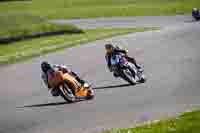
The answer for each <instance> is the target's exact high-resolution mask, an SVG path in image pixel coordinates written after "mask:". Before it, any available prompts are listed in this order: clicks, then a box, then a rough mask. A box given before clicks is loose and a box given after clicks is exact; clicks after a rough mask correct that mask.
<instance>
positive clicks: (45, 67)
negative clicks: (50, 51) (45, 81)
mask: <svg viewBox="0 0 200 133" xmlns="http://www.w3.org/2000/svg"><path fill="white" fill-rule="evenodd" d="M41 69H42V71H43V72H44V73H47V71H48V70H49V69H51V65H50V64H49V63H48V62H47V61H43V62H42V63H41Z"/></svg>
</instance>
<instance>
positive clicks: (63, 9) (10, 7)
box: [0, 0, 200, 19]
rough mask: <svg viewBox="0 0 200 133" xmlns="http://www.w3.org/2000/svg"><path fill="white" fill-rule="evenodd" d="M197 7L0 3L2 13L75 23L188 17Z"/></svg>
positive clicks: (146, 1)
mask: <svg viewBox="0 0 200 133" xmlns="http://www.w3.org/2000/svg"><path fill="white" fill-rule="evenodd" d="M47 3H48V4H47ZM193 7H197V8H198V7H200V0H54V1H51V2H49V0H33V1H32V2H24V3H22V2H21V3H20V2H19V3H17V2H13V3H12V2H9V3H0V12H1V13H8V12H12V11H13V12H19V11H22V12H24V11H26V12H29V13H31V14H33V15H36V16H43V17H48V18H50V19H59V18H66V19H71V18H92V17H113V16H150V15H151V16H152V15H153V16H154V15H174V14H185V13H190V12H191V9H192V8H193Z"/></svg>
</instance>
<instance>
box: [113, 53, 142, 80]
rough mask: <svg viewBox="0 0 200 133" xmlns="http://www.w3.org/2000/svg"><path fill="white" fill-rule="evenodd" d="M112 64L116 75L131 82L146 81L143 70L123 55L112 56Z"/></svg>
mask: <svg viewBox="0 0 200 133" xmlns="http://www.w3.org/2000/svg"><path fill="white" fill-rule="evenodd" d="M111 66H112V70H113V72H114V73H115V75H117V76H119V77H121V78H122V79H124V80H125V81H127V82H129V83H130V84H136V83H144V82H145V81H146V77H145V75H144V74H143V70H142V71H139V70H138V69H137V68H136V67H135V65H134V64H132V63H130V62H129V61H128V60H127V59H126V58H125V57H123V56H122V55H115V56H112V57H111Z"/></svg>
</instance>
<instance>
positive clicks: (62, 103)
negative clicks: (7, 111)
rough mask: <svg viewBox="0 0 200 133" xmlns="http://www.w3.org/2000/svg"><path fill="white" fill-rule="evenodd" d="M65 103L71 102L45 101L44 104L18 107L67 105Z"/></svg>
mask: <svg viewBox="0 0 200 133" xmlns="http://www.w3.org/2000/svg"><path fill="white" fill-rule="evenodd" d="M65 104H71V103H68V102H65V101H64V102H53V103H44V104H33V105H25V106H21V107H17V108H34V107H47V106H59V105H65Z"/></svg>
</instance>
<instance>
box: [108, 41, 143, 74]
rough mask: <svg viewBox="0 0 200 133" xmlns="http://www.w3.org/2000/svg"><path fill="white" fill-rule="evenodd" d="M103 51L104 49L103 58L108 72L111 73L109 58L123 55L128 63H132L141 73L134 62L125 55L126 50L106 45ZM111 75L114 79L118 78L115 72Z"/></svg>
mask: <svg viewBox="0 0 200 133" xmlns="http://www.w3.org/2000/svg"><path fill="white" fill-rule="evenodd" d="M105 49H106V56H105V58H106V62H107V67H108V69H109V70H110V72H112V66H111V57H112V56H115V55H117V54H121V55H123V56H124V57H125V58H126V59H127V60H128V61H129V62H131V63H133V64H134V65H135V67H136V68H137V69H138V70H140V71H142V70H141V67H140V66H139V65H138V64H137V63H136V60H135V59H134V58H132V57H129V56H128V55H127V52H128V50H125V49H122V48H119V47H118V46H113V45H112V44H106V45H105ZM113 75H114V77H118V75H117V74H116V73H115V72H114V73H113Z"/></svg>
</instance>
